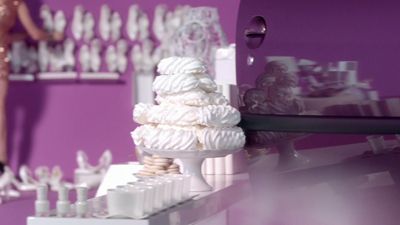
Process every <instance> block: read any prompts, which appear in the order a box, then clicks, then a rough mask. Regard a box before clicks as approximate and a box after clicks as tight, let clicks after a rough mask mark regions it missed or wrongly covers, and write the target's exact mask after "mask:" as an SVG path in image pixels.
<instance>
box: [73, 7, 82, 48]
mask: <svg viewBox="0 0 400 225" xmlns="http://www.w3.org/2000/svg"><path fill="white" fill-rule="evenodd" d="M84 14H85V10H84V9H83V7H82V6H81V5H77V6H75V8H74V15H73V18H72V25H71V31H72V35H73V36H74V38H75V40H78V41H79V40H81V39H82V36H83V30H84V27H83V17H84Z"/></svg>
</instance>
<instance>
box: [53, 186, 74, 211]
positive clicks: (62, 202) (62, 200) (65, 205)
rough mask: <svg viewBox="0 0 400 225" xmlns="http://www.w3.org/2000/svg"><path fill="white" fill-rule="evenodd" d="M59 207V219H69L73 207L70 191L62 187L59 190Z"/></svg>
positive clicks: (57, 203)
mask: <svg viewBox="0 0 400 225" xmlns="http://www.w3.org/2000/svg"><path fill="white" fill-rule="evenodd" d="M56 205H57V216H58V217H68V216H69V214H70V210H71V205H70V202H69V190H68V188H66V187H60V188H59V189H58V199H57V202H56Z"/></svg>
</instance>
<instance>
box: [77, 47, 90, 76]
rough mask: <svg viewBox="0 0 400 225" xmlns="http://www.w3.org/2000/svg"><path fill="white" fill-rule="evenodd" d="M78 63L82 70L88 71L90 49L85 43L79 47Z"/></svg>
mask: <svg viewBox="0 0 400 225" xmlns="http://www.w3.org/2000/svg"><path fill="white" fill-rule="evenodd" d="M79 63H80V65H81V69H82V71H83V72H89V71H90V51H89V46H87V45H86V44H84V45H82V46H81V48H80V49H79Z"/></svg>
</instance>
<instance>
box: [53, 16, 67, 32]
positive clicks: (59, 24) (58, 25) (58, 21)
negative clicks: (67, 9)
mask: <svg viewBox="0 0 400 225" xmlns="http://www.w3.org/2000/svg"><path fill="white" fill-rule="evenodd" d="M66 26H67V19H66V18H65V14H64V12H63V11H61V10H58V11H57V12H56V14H55V15H54V31H56V32H58V33H64V30H65V27H66Z"/></svg>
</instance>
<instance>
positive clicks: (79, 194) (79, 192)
mask: <svg viewBox="0 0 400 225" xmlns="http://www.w3.org/2000/svg"><path fill="white" fill-rule="evenodd" d="M87 199H88V188H87V187H77V188H76V202H75V210H76V216H77V217H86V216H87V214H88V210H89V207H88V202H87Z"/></svg>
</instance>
